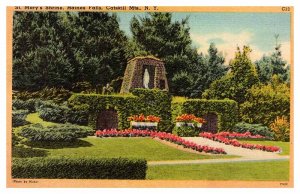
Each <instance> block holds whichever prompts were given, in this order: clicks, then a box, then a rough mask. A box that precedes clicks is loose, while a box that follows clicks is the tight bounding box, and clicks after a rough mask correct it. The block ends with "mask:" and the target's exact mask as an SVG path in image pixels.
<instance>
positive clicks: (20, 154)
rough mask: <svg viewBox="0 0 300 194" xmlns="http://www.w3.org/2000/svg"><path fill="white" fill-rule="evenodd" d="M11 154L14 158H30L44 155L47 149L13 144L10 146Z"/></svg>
mask: <svg viewBox="0 0 300 194" xmlns="http://www.w3.org/2000/svg"><path fill="white" fill-rule="evenodd" d="M12 156H13V157H15V158H32V157H46V156H47V151H46V150H42V149H35V148H31V147H25V146H23V145H22V146H14V147H13V148H12Z"/></svg>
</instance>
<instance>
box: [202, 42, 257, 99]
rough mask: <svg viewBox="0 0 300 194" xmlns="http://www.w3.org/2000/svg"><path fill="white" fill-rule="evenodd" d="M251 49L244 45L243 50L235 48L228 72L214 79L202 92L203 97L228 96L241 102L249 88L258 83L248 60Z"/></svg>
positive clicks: (220, 97)
mask: <svg viewBox="0 0 300 194" xmlns="http://www.w3.org/2000/svg"><path fill="white" fill-rule="evenodd" d="M250 52H251V49H250V47H248V46H244V48H243V51H241V50H240V49H239V48H237V52H236V53H235V58H234V59H233V60H231V61H230V63H229V68H230V72H229V73H228V74H227V75H225V76H224V77H222V78H221V79H219V80H216V81H214V82H213V83H212V84H211V85H210V88H209V89H208V90H206V91H205V92H204V93H203V95H202V96H203V97H204V98H210V99H223V98H229V99H233V100H235V101H237V102H238V103H243V102H244V101H245V98H246V93H247V90H248V89H249V88H251V87H252V86H253V85H255V84H256V83H258V77H257V73H256V69H255V66H254V64H252V62H251V60H250V56H249V55H250Z"/></svg>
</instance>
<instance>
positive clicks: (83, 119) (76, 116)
mask: <svg viewBox="0 0 300 194" xmlns="http://www.w3.org/2000/svg"><path fill="white" fill-rule="evenodd" d="M36 106H37V111H38V112H39V115H40V117H41V118H42V119H43V120H45V121H50V122H56V123H67V122H68V123H73V124H78V125H87V123H88V113H87V112H86V111H81V110H75V109H71V108H69V107H68V106H66V105H64V104H62V105H59V104H56V103H54V102H51V101H39V102H38V103H37V105H36Z"/></svg>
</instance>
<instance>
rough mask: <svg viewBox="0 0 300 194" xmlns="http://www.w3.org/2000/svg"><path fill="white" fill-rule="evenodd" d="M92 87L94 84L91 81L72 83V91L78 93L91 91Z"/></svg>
mask: <svg viewBox="0 0 300 194" xmlns="http://www.w3.org/2000/svg"><path fill="white" fill-rule="evenodd" d="M92 88H93V87H92V84H91V83H89V82H76V83H75V84H73V85H72V91H73V92H76V93H80V92H87V91H91V90H92Z"/></svg>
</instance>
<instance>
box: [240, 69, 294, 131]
mask: <svg viewBox="0 0 300 194" xmlns="http://www.w3.org/2000/svg"><path fill="white" fill-rule="evenodd" d="M240 114H241V118H242V119H243V121H245V122H249V123H262V124H264V125H266V126H269V125H270V124H271V122H273V121H274V120H275V119H276V117H277V116H286V117H288V118H289V116H290V88H289V87H288V85H287V84H286V83H284V82H282V81H281V80H280V78H279V76H277V75H274V76H273V78H272V82H271V83H269V84H267V85H263V84H261V85H256V86H253V87H252V88H251V89H249V90H248V93H247V95H246V101H245V102H244V103H243V104H241V106H240Z"/></svg>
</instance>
